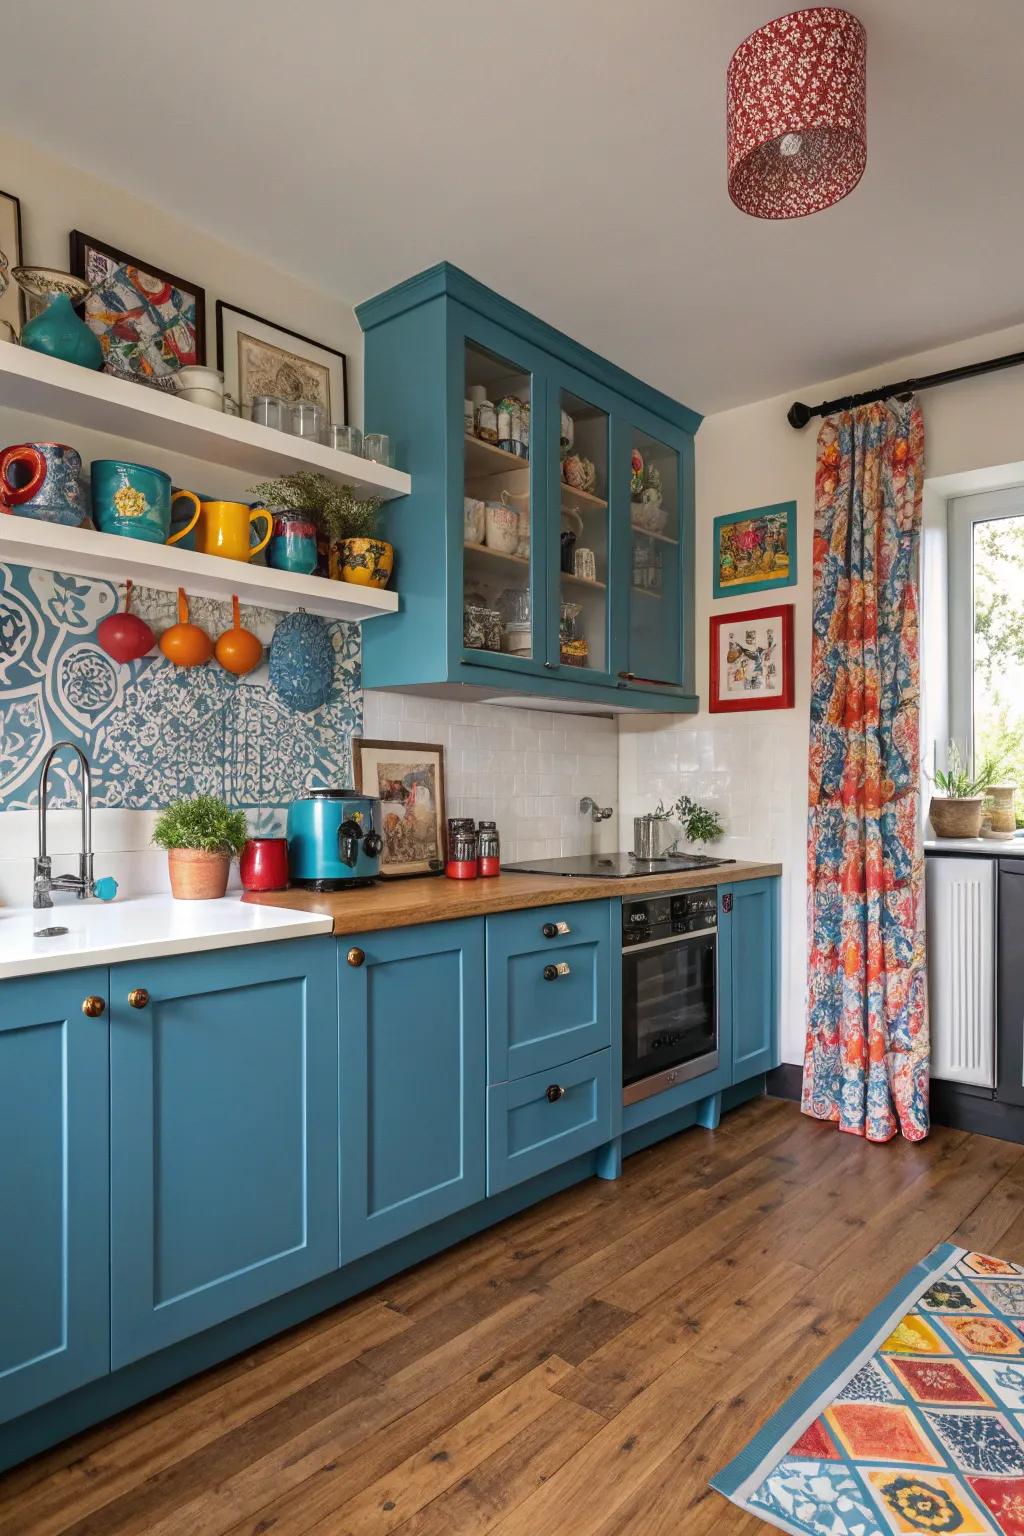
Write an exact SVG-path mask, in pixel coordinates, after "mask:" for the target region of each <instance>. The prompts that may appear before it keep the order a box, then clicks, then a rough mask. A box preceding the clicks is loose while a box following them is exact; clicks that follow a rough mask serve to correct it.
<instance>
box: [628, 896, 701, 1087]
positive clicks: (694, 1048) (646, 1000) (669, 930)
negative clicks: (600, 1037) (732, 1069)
mask: <svg viewBox="0 0 1024 1536" xmlns="http://www.w3.org/2000/svg"><path fill="white" fill-rule="evenodd" d="M717 933H718V893H717V891H716V890H715V889H714V888H709V889H707V890H700V891H681V892H679V893H678V894H677V895H669V896H653V897H651V898H650V899H649V900H645V901H630V900H628V899H627V900H624V901H623V903H622V1082H623V1090H622V1101H623V1103H624V1104H633V1103H635V1102H636V1101H637V1100H638V1099H646V1098H648V1097H649V1096H650V1095H651V1094H653V1093H661V1092H663V1091H664V1090H665V1089H666V1088H672V1087H673V1086H674V1085H675V1084H676V1083H682V1082H685V1081H687V1079H689V1078H692V1077H699V1076H700V1075H701V1074H702V1073H704V1072H712V1071H714V1069H715V1067H717V1066H718V1003H717V999H716V995H715V988H716V979H717V978H716V940H717Z"/></svg>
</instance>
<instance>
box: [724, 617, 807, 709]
mask: <svg viewBox="0 0 1024 1536" xmlns="http://www.w3.org/2000/svg"><path fill="white" fill-rule="evenodd" d="M710 657H711V687H710V692H709V696H708V709H709V710H710V711H711V713H712V714H713V715H716V714H728V713H731V712H733V711H735V710H740V709H792V708H793V604H792V603H777V604H775V605H773V606H772V607H770V608H747V609H744V610H742V611H741V612H739V613H716V614H712V616H711V634H710Z"/></svg>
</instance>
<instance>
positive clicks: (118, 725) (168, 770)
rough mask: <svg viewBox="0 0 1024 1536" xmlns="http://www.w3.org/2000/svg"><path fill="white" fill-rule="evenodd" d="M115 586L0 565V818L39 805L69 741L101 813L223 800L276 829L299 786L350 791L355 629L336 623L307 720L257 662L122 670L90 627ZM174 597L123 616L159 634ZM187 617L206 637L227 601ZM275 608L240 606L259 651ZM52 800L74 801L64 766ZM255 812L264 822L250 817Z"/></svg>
mask: <svg viewBox="0 0 1024 1536" xmlns="http://www.w3.org/2000/svg"><path fill="white" fill-rule="evenodd" d="M122 596H123V593H121V592H120V591H119V590H118V589H117V588H116V587H115V586H114V584H113V583H111V582H106V581H89V580H85V579H84V578H81V577H77V576H65V575H59V574H56V573H54V572H51V571H38V570H30V569H29V568H27V567H25V566H16V565H2V564H0V811H9V810H24V809H27V808H29V807H31V806H34V805H35V803H36V780H37V778H38V775H39V767H40V764H41V762H42V759H43V756H44V755H45V753H46V751H47V749H48V747H49V746H50V745H51V744H52V743H53V742H54V741H56V740H59V739H60V738H61V737H70V738H71V739H72V740H73V741H76V742H77V743H78V744H79V745H80V746H81V747H82V748H83V750H84V751H85V752H86V754H87V755H88V757H89V759H90V762H91V764H92V767H93V790H94V803H95V804H96V805H97V806H105V807H125V808H130V809H135V810H151V809H154V808H156V807H159V806H163V805H166V804H167V803H168V801H170V800H173V799H175V798H176V797H177V796H179V795H190V794H200V793H208V794H216V795H222V796H223V797H224V799H226V800H227V801H228V802H229V803H230V804H232V805H235V806H240V807H242V808H243V809H245V810H246V811H248V812H250V813H251V814H250V822H251V824H252V825H253V826H254V827H255V826H257V825H268V826H269V825H273V824H275V823H276V822H278V821H279V817H275V816H274V814H273V813H274V811H275V809H277V808H279V807H281V806H285V805H287V804H288V802H289V801H290V800H292V799H293V798H294V797H295V795H296V794H298V793H301V791H302V789H303V788H304V786H305V785H307V784H309V783H333V784H347V783H351V745H350V744H351V739H352V737H353V735H356V734H358V732H359V730H360V729H361V725H362V693H361V684H360V649H359V628H358V626H357V625H354V624H332V625H331V640H332V644H333V647H334V653H335V665H334V683H333V688H332V691H331V696H330V698H329V699H328V701H327V703H326V704H325V705H324V706H323V707H322V708H320V709H317V710H315V711H314V712H313V713H311V714H308V715H305V714H298V713H295V712H293V711H292V710H290V709H288V708H287V707H286V706H285V705H284V704H282V703H281V701H280V700H279V699H278V697H277V695H276V693H275V692H274V691H273V690H272V689H271V687H270V686H269V683H268V678H267V665H266V660H265V659H264V661H263V663H262V664H261V665H260V666H259V667H258V668H257V670H256V671H255V672H252V673H250V674H249V676H248V677H244V678H235V677H233V676H231V675H230V674H229V673H227V672H225V671H224V669H223V668H222V667H220V666H219V665H218V664H217V663H216V662H215V661H210V662H208V663H207V665H206V666H203V667H196V668H194V669H191V670H188V671H185V670H183V669H181V668H179V667H176V666H174V665H173V664H172V663H171V662H169V661H166V660H165V659H164V657H163V656H162V655H160V653H159V652H158V651H155V652H154V653H153V655H152V656H148V657H145V658H143V659H142V660H141V661H135V662H130V663H128V664H127V665H119V664H118V663H117V662H115V661H112V660H111V658H110V657H109V656H107V654H106V652H105V651H103V650H101V648H100V646H99V645H98V644H97V641H96V626H97V625H98V624H99V622H100V620H101V619H104V618H106V616H107V614H109V613H112V612H113V611H114V610H115V608H116V607H117V605H118V602H119V601H120V600H121V598H122ZM176 602H177V600H176V598H175V596H174V594H173V593H168V592H156V591H152V590H150V589H148V588H145V587H141V588H135V589H134V591H133V593H132V608H133V611H134V612H136V613H138V614H139V616H140V617H141V618H144V619H145V620H146V621H147V622H148V623H149V624H151V625H152V627H153V629H154V630H155V632H156V633H157V635H159V634H160V633H161V631H162V630H164V629H166V628H168V627H169V626H170V625H171V624H173V623H174V622H175V620H176V618H177V613H176ZM190 608H191V617H192V620H193V622H195V623H197V624H201V625H202V626H203V628H205V629H206V630H207V632H208V633H209V634H210V635H211V637H212V638H214V639H216V637H217V636H218V635H219V634H220V633H221V631H222V630H224V629H226V628H228V626H229V625H230V622H231V611H230V606H229V605H228V604H225V603H218V602H214V601H212V600H210V599H206V598H193V599H191V600H190ZM279 618H280V615H279V614H276V613H274V612H272V611H271V610H269V609H261V608H248V607H245V608H243V609H242V622H243V624H245V625H246V627H247V628H249V629H252V630H253V631H254V632H255V633H256V634H257V635H259V637H260V639H261V640H262V641H263V643H264V645H267V644H269V641H270V639H271V637H272V635H273V631H274V626H275V624H276V623H277V622H278V620H279ZM54 770H55V771H54V774H53V778H52V781H51V797H52V801H53V803H54V804H55V805H59V804H69V805H72V804H77V803H78V793H77V787H76V785H75V783H74V782H73V778H72V777H69V773H70V765H66V764H63V763H61V764H60V766H59V767H58V765H57V764H56V763H55V764H54ZM260 813H262V814H260Z"/></svg>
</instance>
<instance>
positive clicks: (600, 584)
mask: <svg viewBox="0 0 1024 1536" xmlns="http://www.w3.org/2000/svg"><path fill="white" fill-rule="evenodd" d="M562 580H563V581H571V582H572V584H573V586H574V587H590V588H592V589H593V590H594V591H597V592H607V590H608V583H607V582H606V581H591V579H590V577H589V576H577V575H575V574H574V572H572V571H563V572H562Z"/></svg>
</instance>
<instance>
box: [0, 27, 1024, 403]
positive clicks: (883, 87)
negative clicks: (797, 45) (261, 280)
mask: <svg viewBox="0 0 1024 1536" xmlns="http://www.w3.org/2000/svg"><path fill="white" fill-rule="evenodd" d="M784 9H785V5H784V4H777V5H773V4H772V3H771V0H615V3H613V0H506V3H504V4H489V3H486V0H431V3H430V4H426V3H424V0H376V3H374V0H290V3H288V0H175V4H174V5H173V7H166V6H163V5H157V4H155V3H154V0H142V3H139V0H89V3H88V4H83V3H78V4H76V5H67V4H64V3H62V0H36V3H33V4H32V5H12V6H11V7H10V10H9V12H8V17H7V20H6V23H5V26H4V34H5V41H6V42H7V44H8V46H9V49H10V58H9V59H8V61H7V67H5V69H4V84H3V91H2V92H0V122H3V124H4V126H6V127H8V128H11V129H13V130H14V131H16V132H19V133H21V134H22V135H23V136H25V137H27V138H31V139H34V140H36V141H38V142H40V143H42V144H44V145H46V146H47V147H49V148H50V149H52V150H54V151H55V152H57V153H58V154H61V155H63V156H64V157H66V158H67V159H70V160H72V161H74V162H75V163H77V164H80V165H83V166H87V167H88V168H89V169H91V170H93V171H94V172H95V173H96V174H97V175H99V176H101V177H103V178H104V179H106V180H108V181H112V182H114V183H116V184H118V185H121V186H124V187H126V188H128V189H129V190H131V191H133V192H136V193H138V194H140V195H142V196H144V197H147V198H149V199H151V200H152V201H154V202H157V203H160V204H161V205H163V206H164V207H166V208H168V209H170V210H172V211H174V212H176V213H177V214H179V215H181V216H182V217H183V218H185V219H187V220H189V221H191V222H193V223H195V224H198V225H200V226H202V227H203V228H205V229H207V230H209V231H211V232H213V233H216V234H218V235H221V236H222V237H224V238H225V239H228V240H230V241H232V242H233V243H235V244H239V245H243V246H245V247H247V248H249V249H251V250H253V251H254V252H257V253H258V254H260V255H261V256H264V257H266V258H267V259H269V260H271V261H273V262H275V263H276V264H277V265H278V266H280V267H282V268H284V269H286V270H288V271H290V272H293V273H295V274H296V275H297V276H300V277H302V278H304V279H306V280H308V281H310V282H313V283H315V284H316V285H318V286H320V287H323V288H326V289H329V290H331V291H332V292H334V293H336V294H338V295H339V296H341V297H344V298H346V299H348V300H351V301H357V300H359V299H362V298H366V297H369V296H370V295H372V294H374V293H377V292H379V291H380V290H381V289H383V288H386V287H388V286H389V285H390V284H392V283H394V282H396V281H398V280H400V279H402V278H405V277H408V276H411V275H412V274H413V273H414V272H417V271H419V270H420V269H421V268H423V267H426V266H429V265H430V264H432V263H433V262H435V261H439V260H441V259H447V260H450V261H454V262H456V263H457V264H458V265H459V266H462V267H464V268H466V270H467V271H469V272H471V273H472V274H473V275H474V276H475V277H478V278H480V279H481V280H482V281H484V282H486V283H489V284H491V285H492V286H493V287H495V288H498V289H500V290H501V292H502V293H504V294H506V295H508V297H510V298H512V299H515V300H517V301H518V302H519V303H521V304H523V305H525V306H526V307H527V308H528V309H531V310H534V311H535V312H536V313H538V314H539V315H541V316H543V317H544V318H545V319H547V320H549V321H551V322H553V323H554V324H556V325H558V326H560V327H561V328H562V329H563V330H566V331H568V332H569V333H570V334H571V335H573V336H575V337H576V338H577V339H579V340H580V341H583V342H586V343H587V344H589V345H590V346H592V347H594V348H596V349H597V350H598V351H599V352H602V353H605V354H607V355H608V356H610V357H612V358H613V359H614V360H615V361H616V362H619V363H621V364H622V365H624V366H625V367H627V368H629V369H631V370H632V371H633V372H635V373H637V374H639V375H641V376H642V377H643V378H645V379H648V380H649V381H650V382H652V383H654V384H656V385H658V386H660V387H661V388H663V389H665V390H667V391H668V392H669V393H671V394H673V395H676V396H678V397H679V398H681V399H683V400H684V401H686V403H687V404H689V405H692V406H693V407H694V408H695V409H697V410H701V411H704V412H708V411H714V410H720V409H722V408H724V407H728V406H730V405H735V404H738V403H740V402H743V401H747V400H755V399H761V398H764V397H766V396H769V395H774V394H778V393H783V392H786V391H788V390H790V389H793V388H796V387H798V386H800V385H804V384H806V383H808V382H809V381H814V380H818V379H828V378H833V377H836V376H838V375H841V374H843V373H846V372H848V371H851V370H854V369H858V368H861V367H865V366H869V365H871V364H873V363H876V362H880V361H884V360H887V359H889V358H894V357H899V356H903V355H906V354H908V353H911V352H915V351H918V350H922V349H924V348H926V347H928V346H930V345H933V344H939V343H941V342H945V341H952V340H956V339H959V338H962V337H966V336H973V335H977V334H980V333H982V332H985V331H990V330H996V329H998V328H1000V327H1001V326H1003V325H1009V324H1013V323H1015V322H1018V321H1019V320H1020V319H1021V318H1022V315H1024V300H1022V292H1021V289H1022V282H1021V275H1022V270H1024V197H1022V185H1024V183H1022V176H1021V146H1022V144H1024V91H1022V90H1021V85H1020V76H1021V66H1022V62H1024V4H1022V3H1021V0H974V3H973V4H964V0H900V3H899V4H894V3H893V0H851V9H853V10H854V11H855V12H856V13H857V14H858V15H859V16H860V18H861V19H862V21H863V22H864V23H865V25H866V27H867V31H868V99H869V119H868V134H869V151H868V169H867V172H866V174H865V177H864V179H863V181H862V182H861V184H860V186H859V187H858V188H857V189H856V191H855V192H854V193H853V195H852V196H851V197H849V198H848V199H847V200H846V201H845V202H843V203H840V204H839V205H838V206H837V207H835V208H832V209H829V210H828V211H826V212H824V213H821V214H817V215H815V216H814V217H812V218H810V219H802V220H796V221H792V222H784V223H769V222H763V221H761V220H756V219H751V218H748V217H746V216H745V215H743V214H741V213H739V212H738V211H737V210H736V209H734V208H733V206H732V204H731V203H730V202H729V199H728V196H727V194H726V188H725V101H724V96H725V85H724V79H725V69H726V65H727V63H728V60H729V56H730V54H731V52H732V50H733V49H734V48H735V46H736V45H737V43H739V42H740V41H741V40H742V38H743V37H744V36H746V34H747V33H748V32H749V31H750V30H752V29H753V28H754V27H756V26H759V25H760V24H761V23H763V22H765V21H767V20H769V19H770V18H771V17H772V16H774V15H776V14H779V13H780V12H782V11H783V10H784Z"/></svg>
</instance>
